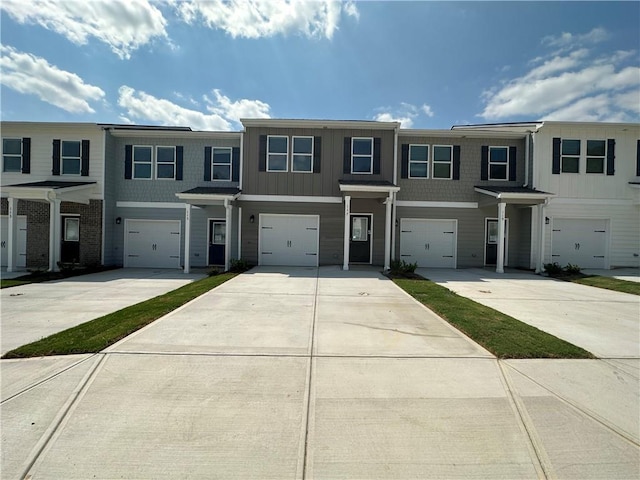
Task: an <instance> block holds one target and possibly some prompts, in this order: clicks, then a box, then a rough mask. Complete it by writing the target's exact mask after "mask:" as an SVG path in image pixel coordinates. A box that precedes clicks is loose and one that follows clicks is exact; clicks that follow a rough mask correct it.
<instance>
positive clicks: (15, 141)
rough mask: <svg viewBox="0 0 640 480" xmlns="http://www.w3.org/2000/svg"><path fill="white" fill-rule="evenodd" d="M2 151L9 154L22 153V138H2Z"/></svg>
mask: <svg viewBox="0 0 640 480" xmlns="http://www.w3.org/2000/svg"><path fill="white" fill-rule="evenodd" d="M2 153H3V154H5V155H7V154H12V153H13V154H15V155H21V154H22V140H20V139H19V138H5V139H3V140H2Z"/></svg>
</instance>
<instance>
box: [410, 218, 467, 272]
mask: <svg viewBox="0 0 640 480" xmlns="http://www.w3.org/2000/svg"><path fill="white" fill-rule="evenodd" d="M455 254H456V221H455V220H435V219H402V221H401V228H400V259H401V260H404V261H405V262H407V263H417V264H418V266H419V267H430V268H455V267H456V259H455Z"/></svg>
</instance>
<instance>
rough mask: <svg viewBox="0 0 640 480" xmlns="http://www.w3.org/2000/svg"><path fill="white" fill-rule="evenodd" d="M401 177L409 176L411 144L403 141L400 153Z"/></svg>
mask: <svg viewBox="0 0 640 480" xmlns="http://www.w3.org/2000/svg"><path fill="white" fill-rule="evenodd" d="M400 178H409V144H408V143H403V144H402V147H401V155H400Z"/></svg>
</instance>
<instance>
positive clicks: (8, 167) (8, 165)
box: [2, 155, 22, 172]
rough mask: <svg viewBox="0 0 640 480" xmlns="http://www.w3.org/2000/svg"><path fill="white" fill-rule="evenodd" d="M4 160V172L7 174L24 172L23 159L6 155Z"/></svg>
mask: <svg viewBox="0 0 640 480" xmlns="http://www.w3.org/2000/svg"><path fill="white" fill-rule="evenodd" d="M2 159H3V171H5V172H20V171H21V170H22V158H21V157H16V156H14V155H4V156H3V157H2Z"/></svg>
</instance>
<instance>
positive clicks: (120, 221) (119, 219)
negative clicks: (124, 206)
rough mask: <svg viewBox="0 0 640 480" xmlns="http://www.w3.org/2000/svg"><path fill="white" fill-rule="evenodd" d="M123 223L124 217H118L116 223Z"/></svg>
mask: <svg viewBox="0 0 640 480" xmlns="http://www.w3.org/2000/svg"><path fill="white" fill-rule="evenodd" d="M121 223H122V217H118V218H116V225H120V224H121Z"/></svg>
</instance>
